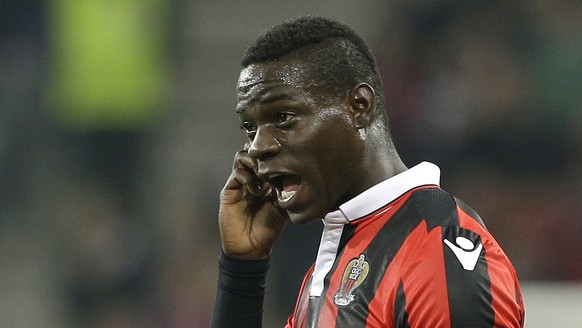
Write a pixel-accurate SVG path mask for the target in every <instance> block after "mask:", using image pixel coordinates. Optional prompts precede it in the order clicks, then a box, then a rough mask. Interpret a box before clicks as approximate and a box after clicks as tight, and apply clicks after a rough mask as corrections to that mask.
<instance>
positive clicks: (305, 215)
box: [287, 211, 325, 225]
mask: <svg viewBox="0 0 582 328" xmlns="http://www.w3.org/2000/svg"><path fill="white" fill-rule="evenodd" d="M287 214H289V220H290V221H291V222H293V224H295V225H307V224H309V223H311V222H315V221H319V220H321V219H323V217H324V215H325V214H319V213H310V212H291V211H287Z"/></svg>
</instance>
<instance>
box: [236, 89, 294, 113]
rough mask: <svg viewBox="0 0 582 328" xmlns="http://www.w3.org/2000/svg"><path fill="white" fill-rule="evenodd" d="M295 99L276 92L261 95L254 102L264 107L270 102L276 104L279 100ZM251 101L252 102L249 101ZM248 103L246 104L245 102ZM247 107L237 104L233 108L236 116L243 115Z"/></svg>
mask: <svg viewBox="0 0 582 328" xmlns="http://www.w3.org/2000/svg"><path fill="white" fill-rule="evenodd" d="M294 99H295V97H293V96H292V95H289V94H288V93H282V92H276V93H266V94H264V95H261V96H259V97H258V99H257V100H256V101H257V102H258V103H259V104H261V105H264V104H268V103H272V102H276V101H279V100H294ZM251 101H253V100H251ZM247 103H248V102H247ZM247 108H248V106H247V105H246V104H240V103H239V104H238V105H237V106H236V108H235V112H236V113H237V114H241V113H244V112H245V111H246V110H247Z"/></svg>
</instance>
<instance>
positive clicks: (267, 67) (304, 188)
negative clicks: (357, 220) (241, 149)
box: [237, 62, 365, 224]
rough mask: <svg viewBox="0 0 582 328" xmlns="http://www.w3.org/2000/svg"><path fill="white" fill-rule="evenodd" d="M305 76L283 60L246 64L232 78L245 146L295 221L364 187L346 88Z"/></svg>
mask: <svg viewBox="0 0 582 328" xmlns="http://www.w3.org/2000/svg"><path fill="white" fill-rule="evenodd" d="M305 81H306V79H305V78H303V76H302V68H301V66H300V64H293V63H291V64H290V63H284V62H275V63H262V64H254V65H250V66H248V67H246V68H245V69H243V70H242V72H241V74H240V77H239V81H238V105H237V112H238V113H239V116H240V120H241V126H242V128H243V130H244V131H245V133H246V134H247V137H248V139H249V145H250V146H249V149H248V153H249V155H250V156H251V157H252V158H253V159H255V160H256V162H257V167H258V175H259V177H260V178H261V179H263V180H266V181H268V182H269V183H270V184H271V185H272V186H273V187H274V189H275V190H276V193H277V199H278V203H279V206H280V207H281V208H283V209H284V210H286V211H287V212H288V213H289V217H290V218H291V220H292V221H293V222H294V223H297V224H304V223H307V222H310V221H313V220H317V219H321V218H323V216H324V215H325V214H326V213H328V212H330V211H332V210H336V209H337V208H338V206H339V205H341V204H342V203H344V202H345V201H347V200H349V199H350V198H352V197H354V196H355V195H357V194H358V193H360V192H361V191H363V189H365V188H364V187H363V186H362V182H361V181H362V179H361V178H362V177H363V176H364V174H365V172H364V170H362V165H361V162H362V158H364V146H363V141H362V139H361V137H360V134H359V133H358V129H357V127H356V124H355V122H354V117H353V113H352V110H350V107H349V101H348V99H347V97H348V91H349V90H346V95H345V99H343V98H341V97H337V96H335V98H334V97H332V96H331V95H328V94H326V93H324V92H323V91H320V90H319V89H318V88H317V86H315V87H314V86H313V85H312V84H310V83H307V82H305Z"/></svg>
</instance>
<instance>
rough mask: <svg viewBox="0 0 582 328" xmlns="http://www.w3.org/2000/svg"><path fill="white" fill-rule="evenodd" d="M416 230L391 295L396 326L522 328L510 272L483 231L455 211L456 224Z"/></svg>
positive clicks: (521, 312) (520, 306) (520, 305)
mask: <svg viewBox="0 0 582 328" xmlns="http://www.w3.org/2000/svg"><path fill="white" fill-rule="evenodd" d="M419 229H420V231H419V232H417V234H416V235H417V236H418V237H419V238H418V243H417V244H416V246H415V247H414V248H413V249H414V251H413V253H412V254H410V257H409V258H410V260H409V261H408V262H407V264H406V265H405V266H404V268H403V274H402V280H401V282H400V285H399V287H398V292H397V296H396V302H395V303H396V305H397V308H395V315H397V317H396V318H395V322H396V323H400V325H399V326H401V327H523V319H524V307H523V300H522V297H521V291H520V287H519V283H518V281H517V277H516V274H515V270H514V269H513V266H512V264H511V262H510V261H509V259H508V258H507V256H506V255H505V254H504V253H503V251H502V250H501V248H500V247H499V245H498V244H497V242H496V241H495V240H494V239H493V237H492V236H491V235H490V234H489V232H488V231H487V230H486V229H485V228H484V227H483V226H481V225H480V224H479V223H478V222H476V221H475V220H472V219H471V218H470V217H469V216H468V215H467V214H465V213H464V212H462V211H459V224H458V225H452V226H438V227H434V228H432V229H430V230H429V228H428V227H427V226H421V227H419ZM427 273H428V274H427Z"/></svg>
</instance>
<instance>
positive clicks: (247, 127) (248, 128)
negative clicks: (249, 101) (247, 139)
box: [240, 122, 257, 135]
mask: <svg viewBox="0 0 582 328" xmlns="http://www.w3.org/2000/svg"><path fill="white" fill-rule="evenodd" d="M240 128H241V129H243V131H244V132H245V133H246V134H249V135H250V134H253V133H255V131H256V130H257V127H256V126H255V125H254V124H253V123H250V122H243V123H242V124H241V125H240Z"/></svg>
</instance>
